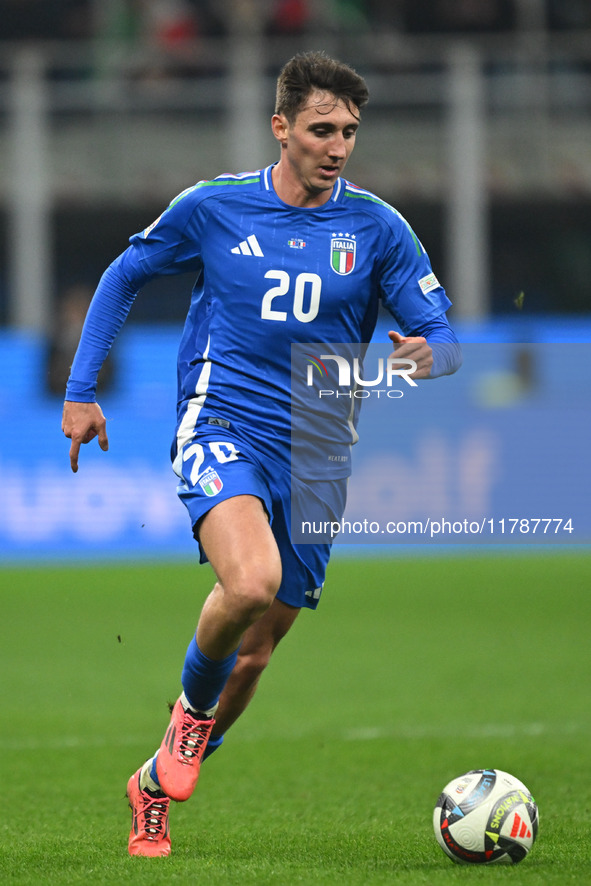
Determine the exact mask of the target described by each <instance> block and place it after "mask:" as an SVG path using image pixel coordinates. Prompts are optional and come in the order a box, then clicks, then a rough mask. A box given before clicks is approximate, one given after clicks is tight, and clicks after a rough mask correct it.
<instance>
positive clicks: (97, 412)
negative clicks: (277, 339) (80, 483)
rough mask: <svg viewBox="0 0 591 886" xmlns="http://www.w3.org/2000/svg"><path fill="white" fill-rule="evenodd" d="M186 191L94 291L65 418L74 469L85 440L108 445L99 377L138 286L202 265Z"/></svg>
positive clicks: (68, 390) (136, 237)
mask: <svg viewBox="0 0 591 886" xmlns="http://www.w3.org/2000/svg"><path fill="white" fill-rule="evenodd" d="M184 193H185V192H184ZM187 193H189V192H187ZM182 197H183V195H180V197H179V198H176V199H175V200H174V201H173V202H172V203H171V204H170V206H169V208H168V210H166V212H164V213H163V214H162V216H160V218H159V219H157V221H156V222H155V223H154V224H153V225H150V227H149V228H146V230H145V231H144V232H142V233H140V234H135V235H134V236H133V237H132V238H131V245H130V246H129V247H128V248H127V249H126V250H125V252H123V253H122V254H121V255H120V256H119V257H118V258H117V259H115V261H114V262H112V264H111V265H109V267H108V268H107V270H106V271H105V273H104V274H103V276H102V277H101V280H100V282H99V285H98V287H97V290H96V292H95V294H94V296H93V299H92V302H91V304H90V307H89V309H88V313H87V315H86V320H85V321H84V327H83V329H82V335H81V337H80V342H79V345H78V349H77V351H76V355H75V357H74V362H73V363H72V369H71V372H70V378H69V380H68V384H67V387H66V402H65V403H64V411H63V418H62V429H63V431H64V434H65V435H66V437H69V438H70V439H71V440H72V445H71V447H70V465H71V467H72V470H73V471H74V472H76V471H77V470H78V456H79V452H80V446H81V445H82V444H83V443H89V442H90V441H91V440H93V439H94V438H95V437H98V442H99V446H100V447H101V449H103V450H105V451H106V450H107V448H108V438H107V432H106V421H105V417H104V415H103V413H102V410H101V408H100V406H99V405H98V403H96V384H97V377H98V373H99V370H100V368H101V366H102V364H103V362H104V360H105V358H106V356H107V354H108V353H109V350H110V349H111V346H112V344H113V341H114V340H115V337H116V335H117V333H118V332H119V330H120V329H121V327H122V326H123V324H124V322H125V320H126V318H127V315H128V314H129V311H130V308H131V306H132V304H133V302H134V299H135V297H136V295H137V293H138V291H139V290H140V289H141V287H142V286H143V285H144V284H145V283H147V282H148V281H149V280H151V279H153V278H154V277H157V276H160V275H164V274H180V273H182V272H183V271H186V270H193V269H194V270H196V269H198V268H199V267H200V256H199V255H198V253H197V252H196V239H195V237H194V236H193V237H188V236H187V225H188V221H189V219H190V218H191V215H192V212H193V203H192V201H191V200H186V199H185V200H183V199H182Z"/></svg>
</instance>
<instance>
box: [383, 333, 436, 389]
mask: <svg viewBox="0 0 591 886" xmlns="http://www.w3.org/2000/svg"><path fill="white" fill-rule="evenodd" d="M388 338H389V339H390V341H391V342H392V344H393V345H394V354H395V355H396V357H397V358H403V357H404V358H405V359H408V360H414V361H415V363H416V364H417V368H416V371H415V372H411V373H409V375H410V377H411V378H429V376H430V374H431V367H432V366H433V351H432V349H431V346H430V345H429V344H428V343H427V339H426V338H423V337H422V336H418V335H409V336H404V335H400V333H399V332H394V330H392V329H391V330H390V332H389V333H388Z"/></svg>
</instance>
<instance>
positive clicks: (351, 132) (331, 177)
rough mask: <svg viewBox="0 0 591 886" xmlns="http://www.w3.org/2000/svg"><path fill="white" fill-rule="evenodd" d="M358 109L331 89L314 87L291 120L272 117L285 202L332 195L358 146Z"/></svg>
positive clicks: (315, 200) (319, 201) (318, 201)
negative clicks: (279, 144) (356, 145)
mask: <svg viewBox="0 0 591 886" xmlns="http://www.w3.org/2000/svg"><path fill="white" fill-rule="evenodd" d="M355 110H356V109H355V107H354V106H353V107H352V108H349V107H348V106H347V105H346V104H345V102H344V101H342V99H339V100H337V99H335V97H334V96H333V95H332V94H331V93H327V92H320V91H318V90H315V91H314V92H311V93H310V95H309V97H308V100H307V102H306V104H305V105H304V107H303V108H302V110H301V111H300V112H299V113H298V115H297V116H296V118H295V120H294V121H293V122H292V123H290V122H289V121H288V120H287V119H286V118H285V117H284V116H282V115H281V116H278V115H275V116H274V117H273V132H274V134H275V137H276V138H277V139H278V140H279V142H280V143H281V147H282V152H281V160H280V163H279V167H281V168H280V169H279V167H276V168H277V169H278V181H279V182H280V184H281V187H280V196H282V198H283V199H284V200H286V202H288V203H293V204H294V205H298V204H300V205H305V204H308V205H314V204H316V205H321V204H322V203H325V202H326V201H327V200H328V199H329V197H330V194H331V192H332V188H333V187H334V184H335V182H336V180H337V179H338V177H339V176H340V175H341V174H342V172H343V169H344V168H345V165H346V163H347V160H348V159H349V156H350V155H351V151H352V150H353V148H354V146H355V136H356V133H357V128H358V126H359V117H358V116H355V113H354V111H355ZM276 181H277V179H276ZM282 189H283V191H284V193H283V194H282V193H281V190H282ZM286 194H287V196H286Z"/></svg>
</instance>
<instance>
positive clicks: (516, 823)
mask: <svg viewBox="0 0 591 886" xmlns="http://www.w3.org/2000/svg"><path fill="white" fill-rule="evenodd" d="M511 836H512V837H521V838H523V837H527V838H528V839H529V838H530V837H531V831H530V829H529V828H528V826H527V824H526V823H525V822H524V821H523V819H522V818H520V816H519V815H518V814H517V812H516V813H515V818H514V819H513V827H512V828H511Z"/></svg>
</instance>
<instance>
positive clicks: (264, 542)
mask: <svg viewBox="0 0 591 886" xmlns="http://www.w3.org/2000/svg"><path fill="white" fill-rule="evenodd" d="M199 543H200V544H201V547H202V548H203V550H204V552H205V554H206V556H207V559H208V560H209V562H210V563H211V566H212V567H213V570H214V572H215V574H216V576H217V578H218V581H219V582H220V584H221V585H222V586H223V587H224V589H226V590H227V591H228V592H231V591H236V592H237V593H249V589H252V592H254V593H258V592H259V591H261V592H263V593H268V594H269V595H273V596H274V594H275V593H276V592H277V588H278V587H279V584H280V583H281V557H280V554H279V549H278V547H277V542H276V541H275V538H274V536H273V532H272V530H271V527H270V525H269V518H268V516H267V512H266V510H265V507H264V505H263V502H262V501H261V499H260V498H258V497H256V496H254V495H236V496H233V497H232V498H227V499H224V501H221V502H219V503H218V504H216V505H215V506H214V507H212V508H211V509H210V510H209V511H208V512H207V513H206V514H205V516H204V517H203V519H202V520H201V522H200V524H199Z"/></svg>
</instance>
